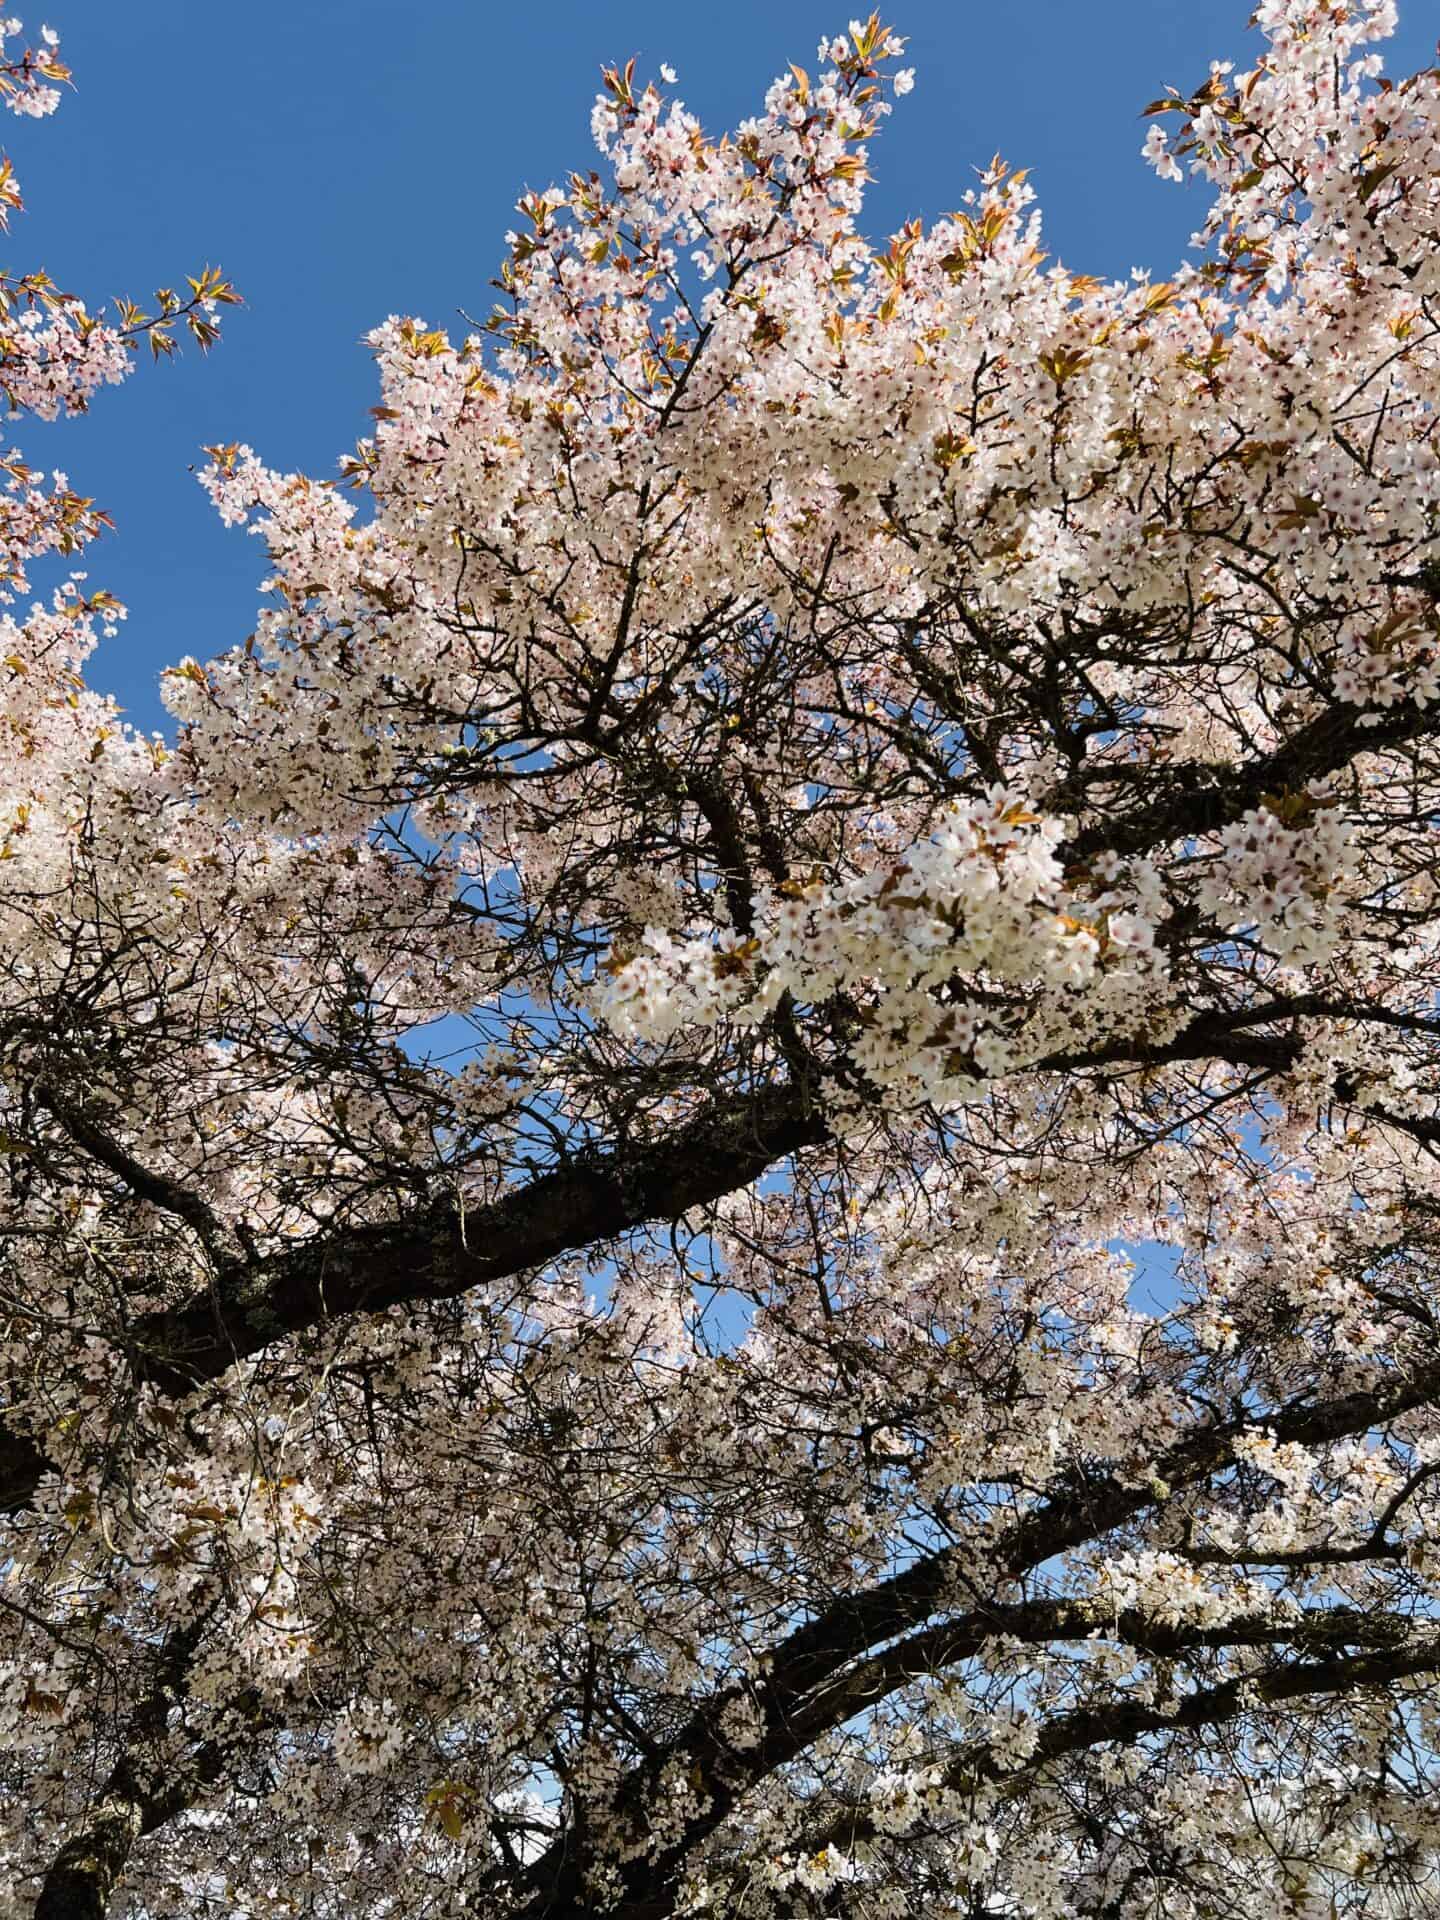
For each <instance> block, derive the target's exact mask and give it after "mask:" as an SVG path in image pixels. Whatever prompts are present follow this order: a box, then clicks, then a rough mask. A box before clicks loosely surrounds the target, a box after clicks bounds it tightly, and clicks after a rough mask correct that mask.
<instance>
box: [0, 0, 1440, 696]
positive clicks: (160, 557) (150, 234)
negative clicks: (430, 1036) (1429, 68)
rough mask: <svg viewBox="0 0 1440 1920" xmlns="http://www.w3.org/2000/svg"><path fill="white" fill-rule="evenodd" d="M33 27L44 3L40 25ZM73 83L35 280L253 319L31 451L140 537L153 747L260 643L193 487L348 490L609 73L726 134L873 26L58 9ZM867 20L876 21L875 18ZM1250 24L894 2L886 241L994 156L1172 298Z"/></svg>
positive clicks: (221, 538)
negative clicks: (1194, 141) (1157, 169)
mask: <svg viewBox="0 0 1440 1920" xmlns="http://www.w3.org/2000/svg"><path fill="white" fill-rule="evenodd" d="M27 3H28V0H27ZM40 3H41V4H42V5H43V6H44V7H45V8H46V9H47V12H46V13H44V14H42V13H40V12H35V13H33V14H31V15H27V18H26V24H27V26H29V27H31V28H32V29H34V28H38V27H39V25H40V24H41V20H42V18H48V20H49V22H50V24H52V25H53V26H55V27H56V28H57V29H58V30H59V31H60V33H61V37H62V50H63V53H64V55H65V58H66V59H67V61H68V62H69V64H70V65H71V66H72V67H73V69H74V72H75V77H76V82H77V86H76V90H75V92H73V93H71V94H69V95H67V97H66V99H65V101H64V103H63V105H62V107H61V109H60V115H59V116H58V117H57V118H55V119H52V120H48V121H41V122H18V121H9V122H8V124H7V125H6V126H5V127H4V128H3V129H0V134H3V137H4V140H5V144H6V147H7V149H8V151H9V152H10V154H11V157H12V158H13V159H14V161H15V163H16V166H17V170H18V171H19V174H20V181H21V186H22V189H23V190H24V193H25V198H26V205H27V210H26V212H25V214H23V215H22V216H21V217H20V218H19V219H18V220H17V222H16V223H15V226H14V229H13V231H12V234H11V239H10V245H9V249H8V254H7V258H8V260H9V262H10V263H11V264H12V265H14V266H16V267H20V266H24V267H33V266H40V265H43V266H45V267H46V268H47V269H48V270H49V271H50V272H51V274H52V275H53V276H54V277H55V279H56V280H57V281H58V282H59V283H60V285H61V286H63V287H65V288H66V289H67V290H69V291H73V292H76V293H78V294H81V295H83V297H85V298H86V299H87V300H88V301H89V302H90V303H91V304H92V305H95V304H98V303H99V302H100V301H101V300H102V299H103V298H105V297H106V296H109V295H111V294H114V293H126V294H129V295H130V296H132V297H134V298H136V299H138V300H141V301H142V302H143V301H144V300H145V298H146V296H147V295H148V294H149V293H150V292H151V290H152V289H153V288H154V287H155V286H156V285H159V284H170V283H175V282H177V281H179V280H180V277H181V276H182V275H183V274H184V273H186V272H197V271H198V270H199V267H200V266H201V265H202V264H204V263H206V262H212V263H217V264H219V265H221V266H222V267H223V268H224V269H225V271H226V272H227V273H228V274H229V275H230V277H231V278H232V279H233V280H234V281H235V283H236V284H237V286H238V287H239V289H240V291H241V292H242V293H243V295H244V296H245V299H246V303H247V304H246V306H245V307H244V308H243V309H241V310H239V311H235V312H231V313H229V314H228V315H227V317H226V322H225V329H226V337H225V339H224V341H223V342H222V344H221V345H220V346H219V347H218V348H217V349H216V350H215V352H214V353H213V354H212V355H211V356H210V358H209V359H208V360H202V358H201V356H200V355H199V354H198V353H195V352H193V351H191V352H188V353H187V354H186V355H185V357H184V360H183V362H180V363H177V364H174V365H170V366H161V367H158V368H154V369H149V368H143V369H141V370H139V371H138V372H137V373H136V375H135V377H134V378H133V379H132V380H131V381H130V382H129V383H128V384H127V385H126V386H125V387H123V388H121V389H118V390H115V391H112V392H107V393H105V394H102V395H101V396H100V398H99V400H98V401H97V403H96V406H95V410H94V412H93V414H92V415H91V416H90V417H89V418H88V419H85V420H82V421H80V422H78V423H70V424H66V423H62V424H59V425H57V426H55V427H51V428H44V427H40V426H37V425H35V424H34V423H26V425H25V427H24V429H23V432H22V433H21V435H20V440H21V446H22V451H23V452H24V453H25V454H26V455H27V457H28V458H30V459H31V460H32V461H34V462H36V463H38V464H43V465H45V466H49V467H60V468H63V470H64V471H65V472H66V473H67V474H68V476H69V478H70V481H71V484H72V485H74V486H75V487H76V488H78V489H79V491H81V492H83V493H87V494H91V495H93V496H95V498H96V499H97V501H98V503H99V504H100V505H101V506H103V507H105V508H106V509H108V510H109V511H110V512H112V513H113V515H114V516H115V519H116V524H117V531H116V533H115V534H114V535H113V536H110V537H107V538H106V540H105V541H104V542H103V543H102V544H101V545H99V546H97V547H95V548H93V549H92V550H91V553H90V556H89V567H90V573H91V581H92V584H93V585H97V586H98V585H103V586H106V587H108V588H109V589H110V590H111V591H112V592H115V593H118V594H119V595H120V597H121V598H122V599H124V600H125V601H126V602H127V603H128V605H129V607H130V619H129V622H128V624H127V625H126V626H125V627H122V629H121V631H120V634H119V635H118V637H117V638H116V639H115V640H113V641H110V642H108V643H107V644H106V645H104V646H103V647H102V649H101V651H100V652H99V653H98V654H97V655H96V657H95V659H94V661H93V662H92V679H93V681H94V683H95V684H96V685H98V686H101V687H103V688H106V689H107V690H110V691H113V692H115V693H117V694H118V695H119V696H120V698H121V699H122V701H123V702H124V704H125V705H126V708H127V710H128V711H129V713H130V715H131V717H132V718H133V719H134V720H135V721H136V723H137V724H139V725H141V726H144V727H147V728H149V727H157V726H164V725H165V715H164V712H163V709H162V708H161V707H160V705H159V702H158V699H157V697H156V693H155V682H156V676H157V674H158V672H159V670H160V668H161V667H162V666H164V665H166V664H167V663H169V662H171V661H174V660H176V659H178V658H179V657H180V656H181V655H182V654H185V653H194V654H196V655H199V656H201V657H204V656H206V655H208V654H213V653H218V652H221V651H223V650H224V649H225V648H226V647H229V646H231V645H234V644H235V643H237V642H238V641H241V640H243V639H244V638H245V636H246V634H247V633H248V632H249V631H250V629H251V627H252V626H253V624H254V611H255V606H256V601H257V595H256V583H257V581H258V580H259V578H260V577H261V573H262V571H263V553H262V550H261V549H260V547H259V545H258V543H257V542H255V541H253V540H249V539H247V538H246V537H245V536H244V535H243V534H241V533H238V532H235V531H229V532H227V531H226V530H225V529H223V528H222V527H221V526H220V525H219V523H218V521H217V520H216V519H215V518H214V516H213V513H212V512H211V509H210V508H209V505H208V503H207V501H206V500H205V497H204V495H203V494H202V492H201V490H200V488H199V486H198V485H197V484H196V482H195V479H194V477H193V474H192V473H191V472H190V470H189V469H190V468H191V466H192V465H193V464H194V463H196V462H197V461H198V460H200V459H201V458H202V457H203V456H202V455H201V454H200V452H199V449H200V447H201V446H202V445H203V444H204V443H206V442H217V441H220V442H228V441H232V440H241V441H246V442H248V443H249V444H250V445H252V446H253V447H255V449H256V451H257V452H258V453H259V454H260V455H261V457H262V458H264V459H265V460H266V461H268V462H269V463H270V464H272V465H276V466H280V467H287V468H289V467H294V468H300V469H304V470H305V471H308V472H311V473H314V474H318V475H326V474H331V473H333V472H334V470H335V462H336V460H337V459H338V458H339V456H340V455H341V454H342V453H344V452H346V451H347V450H348V449H349V448H350V447H351V446H352V445H353V443H354V441H355V439H356V438H357V437H358V436H359V435H360V434H362V433H363V432H364V431H365V430H366V428H367V426H368V425H369V420H368V415H367V413H366V409H367V408H368V407H369V406H371V405H372V404H373V403H374V401H375V398H376V394H375V390H374V377H373V369H372V367H371V364H370V362H369V359H368V356H367V354H366V352H365V349H364V348H363V347H362V346H361V344H360V341H361V338H362V336H363V334H364V333H365V332H366V331H367V329H368V328H370V327H371V326H373V325H374V324H375V323H376V322H377V321H379V320H381V319H383V318H384V317H385V315H386V314H388V313H412V314H416V315H419V316H422V317H424V318H425V319H426V320H427V321H428V322H429V323H430V324H431V325H444V326H454V327H456V328H458V329H459V330H460V331H464V323H463V322H461V321H460V320H458V318H457V309H459V308H465V309H468V310H469V311H470V312H472V313H480V314H483V313H485V312H486V311H487V310H488V308H489V305H490V301H491V289H490V286H489V282H490V278H491V275H492V274H493V273H494V272H495V270H496V267H497V266H498V263H499V259H500V257H501V253H502V250H503V234H504V232H505V229H506V227H507V226H508V225H509V224H510V223H511V215H512V210H513V207H514V203H515V200H516V198H517V196H518V195H519V194H520V193H521V192H522V191H524V190H526V189H535V188H541V187H544V186H547V185H549V184H550V183H551V182H552V181H554V180H557V179H561V178H563V177H564V175H565V174H566V173H567V172H568V171H569V170H570V169H571V168H572V167H577V166H586V165H589V164H590V163H591V161H592V158H593V149H592V148H591V146H590V141H589V133H588V119H589V109H590V102H591V98H592V96H593V94H594V92H595V90H596V85H597V80H598V73H599V68H600V66H601V65H602V64H603V63H607V62H610V61H613V60H616V59H620V60H624V59H626V58H628V57H629V55H630V54H632V53H634V54H637V55H638V56H639V67H640V69H641V70H642V71H644V72H646V73H651V74H653V73H654V71H655V70H656V69H657V68H658V66H659V63H660V62H661V61H662V60H665V61H669V62H670V63H671V64H672V65H673V66H674V67H676V68H677V69H678V71H679V76H680V84H679V86H678V88H676V89H675V91H677V92H678V93H679V94H680V96H681V97H682V98H683V99H684V100H685V102H686V104H687V105H688V106H690V107H691V108H692V110H694V111H695V112H697V113H698V114H699V115H700V117H701V119H702V120H703V122H704V123H705V125H706V126H707V127H708V128H710V129H711V130H714V131H718V130H720V129H721V128H723V127H726V126H729V125H732V124H733V123H734V122H735V121H736V120H737V119H739V118H742V117H743V116H744V115H745V114H747V113H749V112H752V111H754V110H755V109H756V108H757V106H758V104H759V101H760V98H761V96H762V94H763V92H764V89H765V86H766V84H767V83H768V81H769V80H770V79H771V78H772V77H773V76H774V75H775V74H776V73H778V72H780V71H783V69H784V67H785V65H786V63H787V62H788V61H790V60H797V61H799V62H800V63H801V64H802V65H803V64H807V63H808V64H811V65H812V66H813V62H814V52H815V44H816V42H817V40H818V39H819V38H820V37H821V35H822V33H834V32H838V31H843V30H844V28H845V25H846V21H847V18H848V14H849V11H851V10H853V8H852V7H849V6H845V5H833V4H825V3H823V0H782V3H780V4H777V3H776V0H769V3H768V4H767V3H766V0H726V4H724V5H720V6H715V7H703V6H702V7H692V8H689V9H681V8H678V7H676V6H674V5H662V4H660V0H595V4H591V5H585V4H582V3H581V0H550V4H548V5H546V6H545V7H543V8H542V7H538V6H531V7H525V6H517V5H514V4H505V5H503V6H502V5H495V4H492V0H430V3H429V4H427V5H423V6H409V5H405V4H403V0H402V4H400V5H396V4H393V0H383V3H382V0H247V4H245V5H243V6H240V5H233V4H210V3H209V0H145V3H144V4H142V5H140V6H136V7H121V6H118V5H116V4H114V0H40ZM862 10H864V11H868V6H866V7H865V8H863V9H862ZM1247 13H1248V8H1247V6H1246V4H1245V0H1088V4H1080V3H1079V0H1027V4H1024V5H1019V4H1015V5H1004V6H996V5H994V4H988V3H987V4H981V3H980V0H897V5H896V7H895V8H894V9H893V11H892V10H887V11H886V12H885V16H884V17H885V18H886V20H887V21H893V23H894V24H895V25H896V26H897V28H899V29H900V30H901V31H902V32H905V33H907V34H908V36H909V38H910V47H909V51H908V53H907V56H906V62H907V64H909V63H911V62H912V61H913V64H914V65H915V66H916V68H917V69H918V74H917V83H916V88H915V91H914V93H913V94H911V95H910V96H909V97H908V98H907V99H905V100H904V101H902V102H901V103H900V107H899V110H898V111H897V112H896V113H895V114H894V116H893V117H892V119H891V120H890V122H889V124H888V126H887V127H886V129H885V132H884V135H883V137H882V139H881V141H880V142H879V144H878V147H877V149H876V153H875V157H874V171H875V173H876V175H877V179H876V181H875V183H874V185H873V186H872V188H871V190H870V196H869V199H868V203H867V214H866V219H865V222H864V224H865V228H866V230H867V232H868V233H870V234H871V235H872V236H877V235H879V236H883V235H886V234H888V233H890V232H892V231H893V230H894V229H895V228H896V227H898V226H899V225H900V224H901V222H902V221H904V220H906V219H907V218H910V217H911V216H913V215H916V214H919V215H922V216H924V217H926V218H927V219H928V218H933V217H935V216H936V215H939V214H942V213H944V212H946V211H948V210H949V209H950V208H952V207H954V206H955V205H957V204H958V202H959V199H960V195H961V194H962V193H963V192H964V190H965V189H966V187H968V186H969V185H971V184H972V182H973V178H974V174H973V168H974V167H976V166H977V165H980V164H983V163H984V162H985V161H986V160H988V158H989V157H990V155H991V154H992V153H994V152H996V151H999V152H1001V153H1003V154H1004V156H1005V158H1006V159H1008V160H1010V161H1011V162H1012V163H1013V164H1015V165H1017V166H1028V167H1030V168H1031V169H1032V170H1033V172H1032V178H1033V181H1034V184H1035V186H1036V188H1037V190H1038V193H1039V196H1040V204H1041V207H1042V208H1043V210H1044V214H1045V225H1046V245H1047V247H1048V250H1049V252H1050V254H1051V256H1052V258H1053V257H1057V256H1058V257H1059V258H1060V259H1062V260H1063V261H1064V262H1065V264H1066V265H1067V266H1069V267H1071V268H1073V269H1074V270H1076V271H1082V270H1083V271H1088V272H1094V273H1100V274H1105V275H1110V274H1125V273H1127V272H1128V271H1129V269H1130V268H1131V267H1132V266H1141V265H1143V266H1148V267H1150V268H1152V269H1153V270H1154V272H1155V274H1156V276H1157V277H1164V276H1165V275H1166V273H1167V272H1168V271H1169V269H1170V268H1171V267H1172V266H1173V264H1174V263H1175V261H1176V259H1177V258H1178V256H1179V254H1180V253H1181V252H1182V250H1183V249H1184V246H1185V242H1186V239H1187V236H1188V235H1189V233H1190V231H1191V229H1192V227H1193V226H1194V225H1195V223H1196V218H1197V210H1198V207H1199V204H1200V202H1199V201H1198V200H1197V198H1196V196H1195V194H1194V193H1193V192H1190V191H1187V190H1182V189H1180V188H1176V187H1167V186H1166V185H1164V184H1163V183H1162V182H1160V181H1158V180H1156V179H1155V178H1154V176H1153V175H1152V174H1151V173H1150V172H1149V170H1148V169H1147V168H1146V167H1145V165H1144V163H1143V162H1142V161H1141V159H1140V158H1139V152H1138V149H1139V146H1140V143H1141V140H1142V138H1143V135H1144V126H1143V124H1142V122H1141V121H1140V120H1139V119H1138V117H1137V116H1138V114H1139V111H1140V109H1141V107H1143V106H1144V104H1145V102H1146V101H1147V100H1150V99H1152V98H1154V97H1155V96H1156V95H1157V94H1159V93H1161V92H1162V91H1163V89H1164V87H1165V86H1166V85H1167V84H1168V83H1174V84H1175V85H1177V86H1180V87H1182V88H1185V89H1187V90H1188V89H1189V88H1190V87H1191V86H1193V85H1196V84H1198V83H1199V81H1200V80H1202V79H1203V78H1204V76H1205V73H1206V71H1207V69H1208V63H1209V61H1210V59H1211V58H1229V57H1235V58H1237V59H1242V60H1243V59H1244V58H1245V57H1246V55H1247V53H1248V52H1249V51H1251V50H1252V48H1253V41H1252V39H1251V37H1250V36H1249V35H1248V34H1247V32H1246V17H1247ZM1437 27H1440V18H1437V11H1436V8H1435V5H1434V0H1411V4H1410V6H1409V8H1408V10H1406V9H1405V8H1404V5H1403V0H1402V26H1401V34H1400V37H1399V40H1398V41H1397V42H1395V43H1393V51H1392V53H1391V56H1390V61H1391V70H1392V71H1394V72H1397V73H1398V72H1404V71H1409V70H1411V69H1412V68H1414V67H1417V66H1421V65H1426V64H1428V63H1429V61H1430V60H1431V59H1432V58H1433V56H1434V35H1435V32H1436V30H1437Z"/></svg>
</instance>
